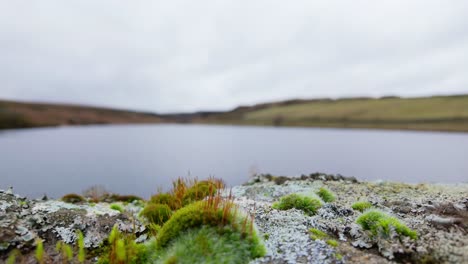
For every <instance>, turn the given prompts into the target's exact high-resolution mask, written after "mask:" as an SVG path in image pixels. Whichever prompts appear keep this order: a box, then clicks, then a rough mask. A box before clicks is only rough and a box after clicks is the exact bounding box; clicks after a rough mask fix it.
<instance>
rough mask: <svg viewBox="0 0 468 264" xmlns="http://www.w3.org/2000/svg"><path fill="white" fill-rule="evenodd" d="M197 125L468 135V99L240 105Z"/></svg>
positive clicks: (382, 99) (290, 101) (283, 102)
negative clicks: (412, 131)
mask: <svg viewBox="0 0 468 264" xmlns="http://www.w3.org/2000/svg"><path fill="white" fill-rule="evenodd" d="M194 122H202V123H217V124H219V123H222V124H242V125H267V126H272V125H273V126H304V127H336V128H376V129H409V130H433V131H460V132H468V95H457V96H434V97H423V98H398V97H383V98H380V99H375V98H348V99H337V100H332V99H313V100H289V101H282V102H273V103H265V104H258V105H254V106H244V107H238V108H236V109H234V110H232V111H229V112H224V113H213V114H211V115H205V116H203V117H197V118H195V120H194Z"/></svg>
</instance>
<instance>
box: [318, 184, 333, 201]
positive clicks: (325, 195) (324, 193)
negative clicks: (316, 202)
mask: <svg viewBox="0 0 468 264" xmlns="http://www.w3.org/2000/svg"><path fill="white" fill-rule="evenodd" d="M316 194H317V195H318V196H319V197H320V198H322V200H323V201H324V202H326V203H331V202H333V201H335V194H333V193H332V192H331V191H330V190H328V189H327V188H325V187H322V188H320V189H319V190H318V191H317V193H316Z"/></svg>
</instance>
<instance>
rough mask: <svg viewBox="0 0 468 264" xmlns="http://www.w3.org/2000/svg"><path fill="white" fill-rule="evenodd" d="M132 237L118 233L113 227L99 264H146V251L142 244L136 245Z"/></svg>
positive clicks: (115, 226) (115, 227)
mask: <svg viewBox="0 0 468 264" xmlns="http://www.w3.org/2000/svg"><path fill="white" fill-rule="evenodd" d="M134 238H135V237H134V235H124V234H122V233H120V231H119V229H118V228H117V225H114V227H113V228H112V231H111V232H110V234H109V237H108V238H107V241H106V242H107V243H108V245H109V246H108V249H107V251H106V252H104V253H103V254H102V255H101V256H100V257H99V259H98V262H97V263H100V264H126V263H132V264H133V263H134V264H138V263H147V261H146V257H147V251H146V247H145V246H144V245H143V244H137V243H136V242H135V240H134Z"/></svg>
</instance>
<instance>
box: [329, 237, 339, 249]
mask: <svg viewBox="0 0 468 264" xmlns="http://www.w3.org/2000/svg"><path fill="white" fill-rule="evenodd" d="M327 244H328V245H330V246H331V247H337V246H338V241H336V240H334V239H328V240H327Z"/></svg>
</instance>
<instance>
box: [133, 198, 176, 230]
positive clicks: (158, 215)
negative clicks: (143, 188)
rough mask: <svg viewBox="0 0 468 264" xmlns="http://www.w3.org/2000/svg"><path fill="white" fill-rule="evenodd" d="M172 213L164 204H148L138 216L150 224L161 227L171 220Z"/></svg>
mask: <svg viewBox="0 0 468 264" xmlns="http://www.w3.org/2000/svg"><path fill="white" fill-rule="evenodd" d="M171 215H172V211H171V208H169V206H167V205H166V204H153V203H149V204H148V205H146V206H145V208H143V210H142V211H141V213H140V216H143V217H145V218H146V219H147V220H148V221H150V222H151V223H154V224H157V225H162V224H164V223H165V222H166V221H167V220H169V218H171Z"/></svg>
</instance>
